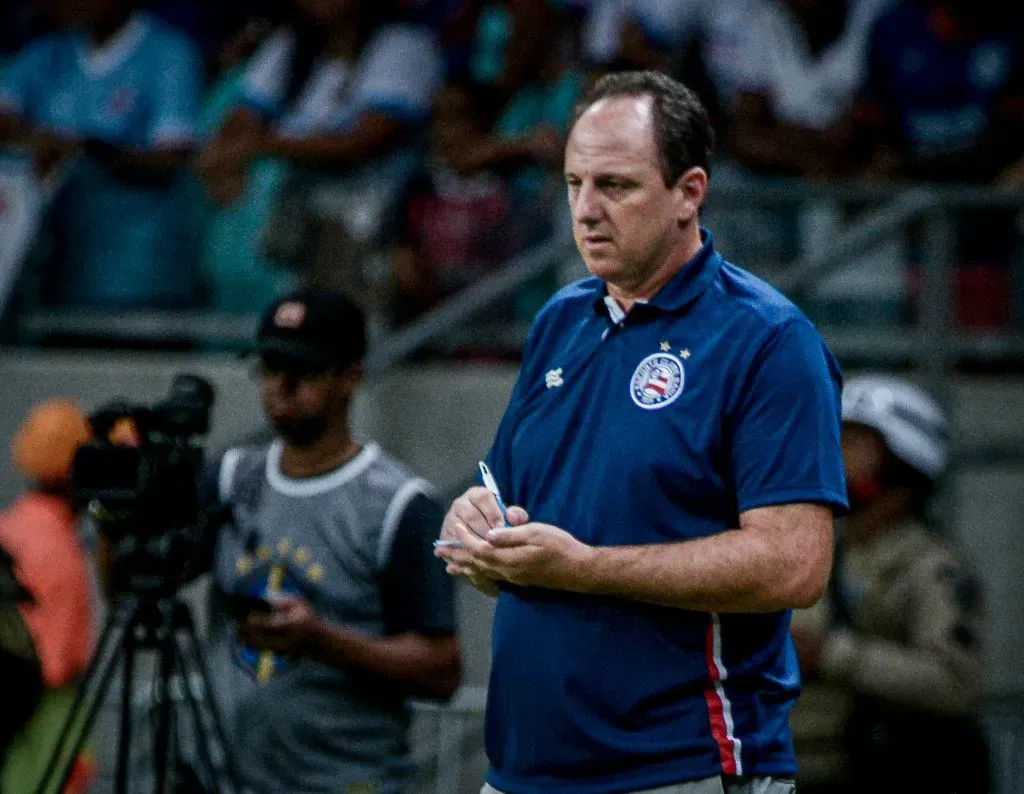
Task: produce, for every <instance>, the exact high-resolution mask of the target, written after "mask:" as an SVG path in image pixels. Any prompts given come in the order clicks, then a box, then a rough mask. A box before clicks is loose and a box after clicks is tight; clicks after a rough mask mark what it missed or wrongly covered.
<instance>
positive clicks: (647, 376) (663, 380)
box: [629, 353, 686, 411]
mask: <svg viewBox="0 0 1024 794" xmlns="http://www.w3.org/2000/svg"><path fill="white" fill-rule="evenodd" d="M685 380H686V375H685V373H684V371H683V362H682V361H680V360H679V358H678V357H676V356H675V355H673V354H672V353H652V354H651V355H649V356H648V357H647V358H645V359H644V360H643V361H641V362H640V364H639V365H638V366H637V368H636V370H635V371H634V372H633V377H632V379H631V380H630V382H629V396H630V397H632V398H633V402H634V403H636V404H637V406H638V407H640V408H643V409H644V410H645V411H654V410H656V409H658V408H664V407H665V406H667V405H671V404H672V403H673V402H675V401H676V398H678V397H679V395H680V394H682V393H683V383H684V381H685Z"/></svg>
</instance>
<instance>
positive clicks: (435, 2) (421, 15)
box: [397, 0, 486, 77]
mask: <svg viewBox="0 0 1024 794" xmlns="http://www.w3.org/2000/svg"><path fill="white" fill-rule="evenodd" d="M485 1H486V0H397V5H398V11H399V13H400V14H401V16H402V18H403V19H407V20H409V21H415V22H419V23H422V24H425V25H427V26H428V27H430V28H431V29H432V30H433V31H435V32H436V33H437V37H438V43H439V44H440V45H441V52H442V54H443V57H444V63H445V74H448V75H454V76H457V77H462V76H464V75H468V74H469V69H470V60H471V58H472V54H473V36H474V34H475V32H476V26H477V22H478V21H479V19H480V12H481V11H482V10H483V7H484V3H485Z"/></svg>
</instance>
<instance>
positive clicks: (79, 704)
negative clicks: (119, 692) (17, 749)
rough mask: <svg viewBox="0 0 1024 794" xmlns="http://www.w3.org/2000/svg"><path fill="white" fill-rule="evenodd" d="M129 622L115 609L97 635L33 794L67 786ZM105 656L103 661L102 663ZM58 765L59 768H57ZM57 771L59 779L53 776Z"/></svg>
mask: <svg viewBox="0 0 1024 794" xmlns="http://www.w3.org/2000/svg"><path fill="white" fill-rule="evenodd" d="M126 615H127V617H126ZM132 620H133V618H132V617H131V616H130V614H129V612H122V610H115V611H114V612H112V613H111V615H110V617H109V618H108V619H107V624H106V626H105V627H104V629H103V632H102V634H101V635H100V641H99V644H98V645H97V648H96V653H95V654H94V655H93V658H92V661H91V662H90V663H89V669H88V671H87V672H86V675H85V678H84V679H83V681H82V685H81V687H79V691H78V696H77V697H76V699H75V703H74V704H73V705H72V707H71V711H70V713H69V714H68V717H67V721H66V722H65V723H64V727H63V729H62V730H61V734H60V738H59V739H58V741H57V746H56V747H55V749H54V752H53V755H51V756H50V760H49V762H48V763H47V766H46V771H45V772H44V773H43V777H42V778H41V780H40V781H39V785H38V787H37V788H36V794H59V792H61V791H63V790H64V788H65V786H66V785H67V782H68V779H69V778H70V777H71V773H72V771H73V769H74V764H75V760H76V758H77V757H78V753H79V751H80V750H81V749H82V745H83V744H84V743H85V739H86V737H88V735H89V730H90V729H91V728H92V724H93V722H94V721H95V719H96V715H97V713H99V709H100V706H102V705H103V698H104V696H105V695H106V692H107V689H108V688H109V687H110V682H111V680H112V679H113V677H114V672H115V671H116V669H117V658H118V648H119V646H121V645H122V644H123V643H124V642H125V637H126V635H127V633H128V632H129V631H131V624H132ZM123 622H127V626H126V627H122V632H121V635H120V637H119V638H118V639H117V640H113V641H112V638H113V637H114V632H115V629H116V628H117V625H118V624H119V623H123ZM108 645H109V646H112V647H113V651H112V652H110V653H109V655H108V653H107V647H108ZM105 657H106V661H105V662H104V658H105ZM97 681H98V683H96V685H95V687H94V686H93V684H94V683H95V682H97ZM90 689H95V693H94V694H93V695H92V696H91V697H90ZM83 708H84V709H86V712H85V716H84V718H80V716H79V712H81V710H82V709H83ZM73 733H75V735H76V738H75V739H74V742H73V743H72V744H71V746H70V747H67V746H66V745H67V744H68V740H69V739H70V737H71V736H72V734H73ZM62 763H63V767H62V766H61V764H62ZM58 771H59V777H58V776H57V775H58Z"/></svg>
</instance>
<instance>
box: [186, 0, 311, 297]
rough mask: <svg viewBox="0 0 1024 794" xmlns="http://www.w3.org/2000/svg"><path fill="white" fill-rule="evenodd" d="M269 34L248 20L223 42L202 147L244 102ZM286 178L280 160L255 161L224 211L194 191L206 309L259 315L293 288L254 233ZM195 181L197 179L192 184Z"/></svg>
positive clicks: (266, 23)
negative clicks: (252, 65)
mask: <svg viewBox="0 0 1024 794" xmlns="http://www.w3.org/2000/svg"><path fill="white" fill-rule="evenodd" d="M272 31H273V27H272V23H271V21H270V19H269V18H267V17H262V16H256V15H254V16H253V17H251V18H250V19H248V20H247V21H246V22H245V23H244V24H243V25H241V26H240V27H239V28H238V30H237V31H235V33H234V35H233V36H231V38H229V39H228V40H227V41H226V42H225V43H224V45H223V46H222V47H221V49H220V51H219V52H218V53H217V57H216V59H215V67H214V68H215V75H214V78H213V82H212V85H211V87H210V90H209V91H208V92H207V94H206V97H205V99H204V102H203V106H202V109H201V111H200V117H199V125H198V126H199V135H200V138H201V139H202V140H203V141H204V142H206V143H208V142H209V141H211V140H212V139H213V137H214V136H215V135H216V133H217V130H218V129H219V128H220V127H221V125H223V124H224V122H225V120H226V119H227V118H228V117H229V116H230V114H231V113H233V112H234V111H235V110H236V109H237V108H238V107H239V105H241V104H242V103H243V102H244V97H245V90H246V88H245V74H246V70H247V68H248V63H249V59H250V58H251V57H252V55H253V53H254V52H255V50H256V49H257V48H258V47H259V46H260V45H261V44H262V43H263V42H264V41H265V40H266V38H267V36H269V35H270V34H271V33H272ZM286 174H287V164H286V163H284V162H283V161H280V160H269V159H266V160H261V161H259V162H257V163H254V164H253V165H252V166H251V167H250V168H249V170H248V174H247V178H246V181H245V189H244V191H243V192H242V194H241V195H240V196H239V198H238V199H237V200H235V201H234V202H232V203H231V204H229V205H227V206H224V205H222V204H220V203H218V202H216V201H214V200H213V199H212V198H211V197H210V196H209V194H208V193H207V192H206V191H205V190H204V189H203V187H202V184H201V183H199V184H195V183H194V184H193V187H194V189H195V193H196V195H195V200H194V202H193V208H194V218H195V219H194V223H195V225H196V227H197V228H199V229H200V230H201V231H200V238H201V243H200V267H201V269H202V272H203V274H204V277H205V281H206V286H207V306H208V307H209V308H211V309H214V310H216V311H223V312H232V313H251V312H256V311H260V310H261V309H262V308H263V307H264V306H266V305H267V304H269V303H270V302H271V301H272V300H273V299H274V298H275V297H276V296H277V295H279V294H280V293H281V292H283V291H284V290H286V289H288V288H289V287H290V286H293V284H294V272H293V271H292V270H289V269H287V268H282V267H280V266H277V265H275V263H273V262H271V261H270V260H269V259H268V258H267V257H266V256H264V254H263V250H262V246H261V245H260V234H261V231H262V229H263V227H264V225H265V224H266V221H267V217H268V215H269V214H270V211H271V208H272V207H273V206H274V199H275V196H276V195H277V191H278V190H279V189H280V186H281V184H282V181H283V179H284V178H285V176H286ZM197 181H198V180H197Z"/></svg>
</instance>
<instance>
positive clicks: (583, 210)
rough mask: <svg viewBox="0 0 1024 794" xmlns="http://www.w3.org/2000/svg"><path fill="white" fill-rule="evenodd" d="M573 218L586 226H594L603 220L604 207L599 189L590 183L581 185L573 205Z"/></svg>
mask: <svg viewBox="0 0 1024 794" xmlns="http://www.w3.org/2000/svg"><path fill="white" fill-rule="evenodd" d="M572 214H573V220H575V221H576V222H577V223H582V224H583V225H584V226H593V225H594V224H595V223H597V222H598V221H600V220H601V216H602V209H601V202H600V200H599V197H598V195H597V191H595V190H594V189H593V187H591V186H589V185H580V189H579V192H578V193H577V194H576V200H575V201H574V202H573V206H572Z"/></svg>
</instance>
